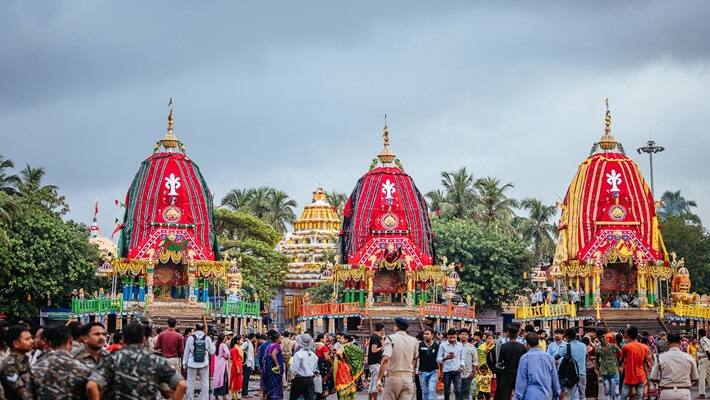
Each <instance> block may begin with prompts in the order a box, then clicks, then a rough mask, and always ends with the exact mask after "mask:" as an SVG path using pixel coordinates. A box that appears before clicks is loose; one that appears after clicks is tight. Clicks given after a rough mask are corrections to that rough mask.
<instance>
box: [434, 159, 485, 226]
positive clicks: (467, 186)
mask: <svg viewBox="0 0 710 400" xmlns="http://www.w3.org/2000/svg"><path fill="white" fill-rule="evenodd" d="M441 185H442V186H444V193H445V195H446V203H448V204H450V205H451V212H452V214H453V215H454V216H455V217H459V218H466V217H467V216H469V215H470V213H471V210H472V209H473V207H474V204H475V202H476V188H475V181H474V179H473V174H469V173H468V172H466V167H463V168H461V169H459V170H458V171H452V172H448V171H444V172H442V173H441Z"/></svg>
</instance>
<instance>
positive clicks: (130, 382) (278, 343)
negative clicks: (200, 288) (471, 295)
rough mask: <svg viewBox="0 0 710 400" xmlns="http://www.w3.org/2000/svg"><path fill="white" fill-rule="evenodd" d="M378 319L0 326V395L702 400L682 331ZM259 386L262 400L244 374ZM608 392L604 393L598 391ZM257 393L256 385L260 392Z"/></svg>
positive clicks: (708, 371) (704, 364) (689, 342)
mask: <svg viewBox="0 0 710 400" xmlns="http://www.w3.org/2000/svg"><path fill="white" fill-rule="evenodd" d="M394 322H395V326H394V329H393V332H386V331H385V327H384V325H383V324H381V323H378V324H375V326H374V332H373V334H372V335H371V336H370V337H367V338H360V340H357V338H355V337H353V336H352V335H350V334H348V333H342V332H340V333H336V334H322V333H321V334H317V335H315V337H314V336H312V335H310V334H308V333H303V334H298V335H296V334H291V333H289V332H283V333H279V332H277V331H275V330H269V331H267V332H265V333H263V334H262V333H250V334H248V335H238V334H237V335H235V334H233V332H230V331H229V330H225V331H223V332H220V333H217V332H216V331H215V330H214V329H210V327H206V326H205V325H204V324H202V323H199V324H196V326H195V327H194V328H188V329H186V330H185V331H184V332H182V333H181V332H178V331H177V330H176V329H175V328H176V326H177V321H176V320H175V319H172V318H171V319H169V320H168V321H167V326H166V327H164V329H156V330H155V331H154V330H153V329H152V327H151V326H150V325H149V324H147V323H145V322H143V323H142V322H132V323H130V324H128V325H126V326H124V327H123V329H122V330H121V331H117V332H115V333H114V334H113V335H112V336H111V337H110V339H109V335H107V332H106V329H105V327H104V326H103V325H102V324H100V323H98V322H92V323H87V324H83V325H82V324H79V323H78V322H72V323H70V324H58V325H50V326H45V327H39V328H38V329H36V330H32V329H31V328H30V326H29V325H27V324H22V323H21V324H17V325H13V326H9V327H8V326H0V339H2V340H0V342H1V343H2V344H0V383H1V385H0V400H4V399H23V400H26V399H75V398H76V399H83V398H89V399H99V398H125V399H129V398H130V399H156V398H161V397H163V398H173V399H183V398H186V399H194V398H195V395H196V392H199V393H198V396H199V398H200V399H201V400H208V399H219V400H221V399H224V400H226V399H232V400H234V399H249V398H250V397H257V396H258V397H259V399H260V400H282V399H284V396H285V393H288V394H289V400H298V399H301V398H302V399H304V400H314V399H318V400H325V399H326V398H328V397H329V396H334V397H337V399H338V400H354V399H355V397H356V395H357V393H358V392H367V395H368V397H369V400H378V398H379V397H382V398H383V399H384V400H413V399H415V398H416V399H417V400H436V399H437V392H443V397H444V400H450V399H451V397H452V396H453V397H454V399H455V400H472V399H486V400H490V399H494V400H510V399H511V398H513V399H516V400H520V399H529V400H538V399H561V398H564V399H585V398H602V399H613V400H617V399H637V400H641V399H646V398H659V399H691V386H692V385H693V384H695V382H696V381H697V382H698V389H699V396H700V397H699V398H705V389H706V383H707V381H709V380H710V368H709V366H710V360H709V359H708V354H709V352H710V339H708V338H707V337H706V336H705V333H706V332H705V331H704V330H702V329H701V330H699V332H698V333H699V338H690V339H688V338H685V337H681V335H679V334H676V333H671V334H666V333H665V332H661V333H660V334H659V335H658V336H652V335H649V334H648V333H647V332H641V333H640V332H639V331H638V329H636V328H635V327H633V326H632V327H630V328H628V329H627V330H625V331H620V332H606V331H604V330H588V331H586V332H584V331H583V330H582V329H581V328H580V329H574V328H568V329H564V330H563V329H556V330H554V331H553V332H551V334H548V332H547V331H545V330H541V329H536V328H535V327H533V326H532V325H526V326H525V327H524V328H522V329H521V327H520V326H519V325H518V324H511V325H508V326H506V327H505V328H504V331H503V332H502V334H500V335H496V334H494V333H492V332H480V331H475V332H471V331H469V330H468V329H466V328H462V329H458V330H457V329H448V330H447V331H445V332H437V331H435V330H434V329H433V328H428V327H425V328H424V329H423V330H422V331H421V332H419V333H418V336H417V337H414V336H411V335H409V334H408V333H407V330H408V326H409V322H408V321H407V320H405V319H401V318H397V319H395V320H394ZM252 380H253V381H254V382H256V381H258V382H259V385H258V395H256V394H255V393H250V390H249V389H250V388H249V382H250V381H252ZM600 388H601V391H600ZM254 391H256V390H254Z"/></svg>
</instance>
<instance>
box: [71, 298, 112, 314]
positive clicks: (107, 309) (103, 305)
mask: <svg viewBox="0 0 710 400" xmlns="http://www.w3.org/2000/svg"><path fill="white" fill-rule="evenodd" d="M71 312H72V314H75V315H79V314H114V313H122V312H123V299H121V298H118V299H107V298H103V297H101V298H98V299H72V301H71Z"/></svg>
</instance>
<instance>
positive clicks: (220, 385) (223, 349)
mask: <svg viewBox="0 0 710 400" xmlns="http://www.w3.org/2000/svg"><path fill="white" fill-rule="evenodd" d="M224 337H225V335H224V333H220V334H219V336H217V344H216V346H215V347H217V351H216V352H215V361H214V375H213V376H212V387H213V388H214V389H213V392H212V394H214V396H215V399H216V400H219V399H220V398H224V399H226V398H227V394H229V379H228V373H229V371H228V369H227V362H228V361H229V347H227V343H225V341H224Z"/></svg>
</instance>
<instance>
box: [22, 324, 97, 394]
mask: <svg viewBox="0 0 710 400" xmlns="http://www.w3.org/2000/svg"><path fill="white" fill-rule="evenodd" d="M43 335H44V338H45V340H46V341H47V342H48V343H49V346H50V349H49V350H48V351H47V352H45V353H43V354H42V356H41V357H40V358H39V359H38V360H37V362H35V364H34V365H33V366H32V386H33V387H34V391H35V392H34V393H35V396H36V397H37V399H79V398H83V394H84V393H85V388H86V381H87V380H88V379H89V375H91V369H90V368H89V367H88V366H87V365H86V364H84V363H83V362H81V361H79V360H77V359H76V358H74V357H73V356H72V355H71V348H72V336H71V330H70V329H69V327H67V326H66V325H55V326H49V327H47V328H45V329H44V333H43Z"/></svg>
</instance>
